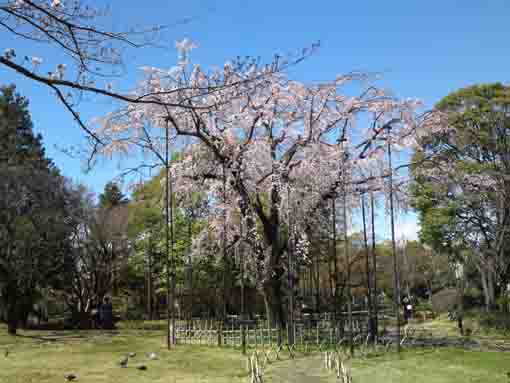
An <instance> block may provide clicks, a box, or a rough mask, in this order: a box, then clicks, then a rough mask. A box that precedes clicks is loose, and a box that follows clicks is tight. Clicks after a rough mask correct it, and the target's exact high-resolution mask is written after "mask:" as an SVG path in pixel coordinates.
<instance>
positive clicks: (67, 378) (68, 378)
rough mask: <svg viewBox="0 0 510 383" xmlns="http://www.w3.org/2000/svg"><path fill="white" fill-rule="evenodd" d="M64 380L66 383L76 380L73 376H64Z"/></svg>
mask: <svg viewBox="0 0 510 383" xmlns="http://www.w3.org/2000/svg"><path fill="white" fill-rule="evenodd" d="M64 378H66V380H67V381H68V382H72V381H74V380H76V375H74V374H68V375H66V376H64Z"/></svg>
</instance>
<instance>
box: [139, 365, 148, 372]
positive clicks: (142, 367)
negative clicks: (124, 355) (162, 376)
mask: <svg viewBox="0 0 510 383" xmlns="http://www.w3.org/2000/svg"><path fill="white" fill-rule="evenodd" d="M137 369H139V370H140V371H146V370H147V366H144V365H141V366H138V367H137Z"/></svg>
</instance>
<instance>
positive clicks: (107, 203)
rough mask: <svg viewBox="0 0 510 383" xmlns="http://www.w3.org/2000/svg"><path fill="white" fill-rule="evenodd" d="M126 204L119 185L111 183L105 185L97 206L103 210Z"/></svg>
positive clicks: (125, 198) (126, 201) (126, 199)
mask: <svg viewBox="0 0 510 383" xmlns="http://www.w3.org/2000/svg"><path fill="white" fill-rule="evenodd" d="M128 202H129V200H128V198H127V197H126V196H125V195H124V194H123V193H122V190H121V189H120V187H119V185H117V184H116V183H115V182H111V181H110V182H108V183H107V184H106V185H105V187H104V192H103V193H101V194H100V195H99V206H100V207H101V208H103V209H108V208H112V207H117V206H120V205H124V204H126V203H128Z"/></svg>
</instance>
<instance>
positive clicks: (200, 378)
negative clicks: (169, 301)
mask: <svg viewBox="0 0 510 383" xmlns="http://www.w3.org/2000/svg"><path fill="white" fill-rule="evenodd" d="M165 339H166V338H165V333H164V332H162V331H137V330H124V329H123V330H121V331H112V332H100V331H58V332H43V331H20V336H16V337H12V336H8V335H7V334H6V329H5V327H3V326H0V383H36V382H37V383H58V382H65V379H64V376H65V375H66V374H68V373H73V374H75V375H76V376H77V377H78V380H77V382H80V383H81V382H84V383H86V382H88V383H112V382H122V383H145V382H156V383H163V382H164V383H200V382H204V383H205V382H211V383H217V382H234V383H235V382H246V381H247V373H246V372H245V368H246V362H245V358H243V357H242V355H241V353H240V352H239V351H236V350H232V349H228V348H222V349H218V348H206V347H197V346H178V347H177V348H175V349H173V350H170V351H167V350H166V345H165ZM5 349H9V356H8V357H7V358H5V357H4V352H5ZM130 352H135V353H136V354H137V355H136V357H134V358H133V359H131V360H130V362H129V364H128V367H127V368H121V367H120V366H119V365H118V362H119V361H120V360H121V359H122V358H123V357H124V356H125V355H126V354H128V353H130ZM151 352H155V353H156V354H157V356H158V359H157V360H150V359H149V358H148V357H147V354H149V353H151ZM141 364H144V365H146V366H147V371H139V370H138V369H137V368H136V367H137V366H139V365H141Z"/></svg>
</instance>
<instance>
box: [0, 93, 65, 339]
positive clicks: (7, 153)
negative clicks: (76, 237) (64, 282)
mask: <svg viewBox="0 0 510 383" xmlns="http://www.w3.org/2000/svg"><path fill="white" fill-rule="evenodd" d="M0 135H1V137H2V139H1V140H0V179H1V180H2V182H1V183H0V305H1V306H3V307H4V311H5V313H6V315H4V316H5V318H3V319H5V320H7V322H8V325H9V326H8V331H9V333H11V334H15V333H16V329H17V327H18V325H19V323H20V322H26V320H27V318H28V314H29V313H30V311H31V309H32V307H33V303H34V301H35V299H36V297H37V295H38V294H37V293H38V291H39V289H40V288H42V287H45V286H46V285H47V284H48V283H49V281H50V280H51V278H52V276H54V275H56V274H58V273H59V270H60V267H61V266H62V260H63V257H64V255H65V253H66V251H67V249H66V248H65V246H66V244H67V242H68V238H69V234H70V231H69V228H70V227H71V226H72V225H73V220H72V214H71V210H70V206H71V205H72V203H71V199H72V197H71V195H70V193H68V191H67V188H66V180H65V179H64V178H63V177H61V176H60V175H59V174H58V171H57V169H56V168H55V167H54V166H53V164H52V162H51V160H49V159H48V158H46V156H45V153H44V148H43V145H42V138H41V136H40V135H35V134H34V133H33V126H32V121H31V118H30V114H29V112H28V101H27V100H26V99H25V98H24V97H22V96H20V95H18V94H16V93H15V88H14V87H13V86H11V87H1V88H0ZM0 319H1V318H0Z"/></svg>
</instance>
